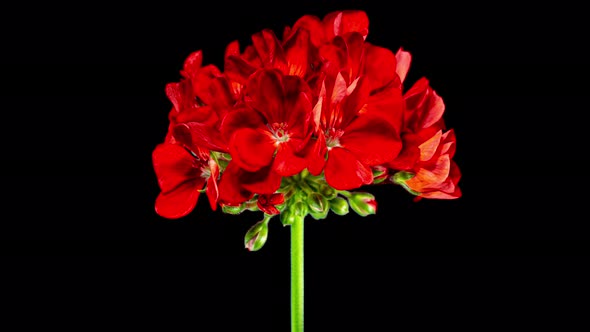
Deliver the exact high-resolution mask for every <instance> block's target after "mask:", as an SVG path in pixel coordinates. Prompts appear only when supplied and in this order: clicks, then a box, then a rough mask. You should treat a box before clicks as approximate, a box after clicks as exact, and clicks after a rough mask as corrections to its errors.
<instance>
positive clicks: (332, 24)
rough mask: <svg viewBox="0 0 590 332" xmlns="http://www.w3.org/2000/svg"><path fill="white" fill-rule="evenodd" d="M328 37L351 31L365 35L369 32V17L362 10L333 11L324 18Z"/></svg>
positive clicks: (325, 31) (323, 21)
mask: <svg viewBox="0 0 590 332" xmlns="http://www.w3.org/2000/svg"><path fill="white" fill-rule="evenodd" d="M322 23H323V25H324V33H325V36H326V38H328V39H332V38H334V36H341V35H344V34H346V33H349V32H359V33H360V34H361V35H362V36H363V37H366V36H367V34H368V33H369V18H368V16H367V14H366V13H365V12H364V11H361V10H344V11H340V12H332V13H329V14H328V15H326V16H325V17H324V19H323V20H322Z"/></svg>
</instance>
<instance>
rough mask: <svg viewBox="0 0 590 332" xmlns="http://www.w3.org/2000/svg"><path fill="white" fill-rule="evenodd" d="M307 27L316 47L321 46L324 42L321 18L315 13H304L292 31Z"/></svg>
mask: <svg viewBox="0 0 590 332" xmlns="http://www.w3.org/2000/svg"><path fill="white" fill-rule="evenodd" d="M300 28H303V29H306V30H307V31H309V35H310V39H311V42H312V43H313V45H314V46H315V47H319V46H320V45H321V44H322V43H323V42H324V28H323V26H322V22H321V20H320V19H319V18H318V17H317V16H314V15H304V16H302V17H301V18H299V19H298V20H297V22H295V24H293V28H292V29H291V31H296V30H297V29H300Z"/></svg>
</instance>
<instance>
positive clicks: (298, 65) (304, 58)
mask: <svg viewBox="0 0 590 332" xmlns="http://www.w3.org/2000/svg"><path fill="white" fill-rule="evenodd" d="M309 44H310V41H309V32H308V31H307V30H303V29H297V31H295V34H294V35H293V36H292V37H291V38H290V39H289V40H288V41H287V42H286V43H285V45H284V49H285V58H286V60H287V66H288V72H287V73H288V74H289V75H296V76H299V77H304V76H305V74H306V73H307V70H308V68H309V52H310V50H309V47H310V45H309Z"/></svg>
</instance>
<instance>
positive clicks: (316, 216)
mask: <svg viewBox="0 0 590 332" xmlns="http://www.w3.org/2000/svg"><path fill="white" fill-rule="evenodd" d="M326 205H327V204H326ZM328 212H330V209H328V208H326V209H325V210H324V211H323V212H315V211H312V210H310V211H309V215H311V217H312V218H313V219H315V220H320V219H326V217H327V216H328Z"/></svg>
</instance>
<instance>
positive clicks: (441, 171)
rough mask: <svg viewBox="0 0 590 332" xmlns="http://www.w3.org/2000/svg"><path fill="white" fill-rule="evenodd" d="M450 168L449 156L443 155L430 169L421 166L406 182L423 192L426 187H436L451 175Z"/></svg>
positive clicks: (413, 188)
mask: <svg viewBox="0 0 590 332" xmlns="http://www.w3.org/2000/svg"><path fill="white" fill-rule="evenodd" d="M450 169H451V161H450V159H449V156H448V155H442V156H440V158H438V160H437V161H436V163H435V164H433V165H432V166H431V167H429V168H428V169H425V168H420V169H419V170H418V172H416V175H415V176H414V177H413V178H411V179H409V180H408V181H406V184H407V185H408V187H410V188H411V189H412V190H415V191H417V192H422V191H423V190H424V189H425V188H433V187H434V188H436V187H438V186H439V185H440V184H441V183H443V182H444V181H445V180H446V179H447V178H448V177H449V172H450Z"/></svg>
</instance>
